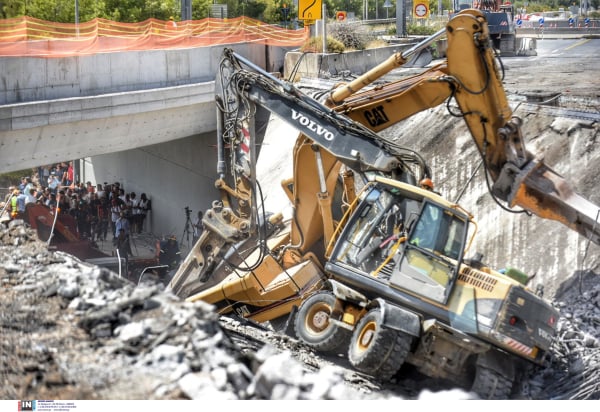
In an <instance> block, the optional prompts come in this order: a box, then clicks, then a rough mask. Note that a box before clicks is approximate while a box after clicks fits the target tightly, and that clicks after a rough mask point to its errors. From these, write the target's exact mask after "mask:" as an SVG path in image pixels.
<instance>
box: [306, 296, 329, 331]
mask: <svg viewBox="0 0 600 412" xmlns="http://www.w3.org/2000/svg"><path fill="white" fill-rule="evenodd" d="M330 314H331V308H330V307H329V305H327V304H325V303H324V302H319V303H317V304H315V305H313V306H312V307H311V308H310V311H309V312H308V316H307V317H306V323H305V326H306V330H307V331H309V332H311V333H313V334H318V333H321V332H323V331H324V330H325V329H327V327H328V326H329V316H330Z"/></svg>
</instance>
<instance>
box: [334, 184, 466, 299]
mask: <svg viewBox="0 0 600 412" xmlns="http://www.w3.org/2000/svg"><path fill="white" fill-rule="evenodd" d="M376 180H377V181H378V182H377V183H375V184H370V185H368V186H367V187H366V188H365V192H364V194H363V195H362V196H361V197H362V199H363V200H362V201H361V202H360V204H358V206H356V208H354V209H351V210H350V211H349V214H350V216H349V217H348V223H347V224H346V226H345V229H344V231H343V232H342V233H341V234H340V236H339V238H338V239H337V243H336V245H335V246H334V247H333V251H332V255H331V258H330V260H329V263H328V265H327V267H326V269H327V271H328V272H331V273H332V274H333V275H334V278H335V277H339V278H340V279H338V280H341V281H350V282H352V280H351V279H352V278H353V277H356V276H360V277H367V278H370V279H375V280H377V281H378V282H381V283H384V284H386V285H389V286H391V287H393V288H399V289H403V290H405V291H408V292H409V293H413V294H416V295H419V296H423V297H425V298H428V299H431V300H434V301H436V302H439V303H442V304H444V303H446V301H447V300H448V297H449V296H450V291H451V290H452V287H453V285H454V283H455V281H456V279H457V273H458V271H459V267H460V262H461V261H462V257H463V252H464V250H465V248H466V244H467V234H468V227H469V216H468V215H467V214H465V213H464V212H463V211H461V210H459V209H457V208H456V207H454V205H452V204H450V203H449V202H447V201H445V200H444V199H442V198H441V197H439V196H437V195H436V194H435V193H432V192H430V191H428V190H424V189H420V188H417V187H416V186H411V185H407V184H402V183H400V182H394V181H389V182H388V183H385V182H384V181H383V180H387V179H385V178H379V177H378V178H376ZM392 182H393V183H392Z"/></svg>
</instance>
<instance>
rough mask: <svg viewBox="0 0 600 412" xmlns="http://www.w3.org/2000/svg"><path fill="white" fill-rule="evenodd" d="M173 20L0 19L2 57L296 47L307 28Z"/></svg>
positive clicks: (237, 21) (239, 21) (242, 19)
mask: <svg viewBox="0 0 600 412" xmlns="http://www.w3.org/2000/svg"><path fill="white" fill-rule="evenodd" d="M171 24H172V22H168V21H162V20H156V19H148V20H145V21H143V22H140V23H119V22H114V21H110V20H105V19H94V20H90V21H89V22H85V23H80V24H78V25H75V24H73V23H53V22H48V21H44V20H38V19H34V18H32V17H26V16H25V17H19V18H14V19H6V20H0V56H37V57H67V56H77V55H85V54H94V53H100V52H111V51H122V50H152V49H170V48H189V47H201V46H209V45H215V44H228V43H242V42H244V43H247V42H257V43H262V44H266V45H269V46H284V47H286V46H289V47H296V46H300V45H302V43H304V41H305V40H306V39H307V38H308V37H309V32H308V29H304V28H303V29H300V30H290V29H284V28H281V27H279V26H275V25H271V24H265V23H263V22H261V21H258V20H254V19H251V18H249V17H244V16H241V17H236V18H233V19H217V18H212V17H209V18H205V19H202V20H188V21H181V22H176V27H172V26H171Z"/></svg>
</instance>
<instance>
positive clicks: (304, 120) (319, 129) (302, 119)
mask: <svg viewBox="0 0 600 412" xmlns="http://www.w3.org/2000/svg"><path fill="white" fill-rule="evenodd" d="M292 119H294V120H296V121H297V122H298V123H300V124H301V125H302V126H304V127H306V128H307V129H308V130H312V131H313V132H315V133H316V134H317V135H319V136H322V137H323V138H324V139H325V140H333V139H334V137H335V136H334V134H333V133H331V132H330V131H329V130H327V129H326V128H324V127H323V126H320V125H318V124H316V123H315V122H313V121H312V120H310V119H309V118H308V117H306V116H304V115H303V114H302V113H298V112H297V111H295V110H294V109H292Z"/></svg>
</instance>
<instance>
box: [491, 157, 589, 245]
mask: <svg viewBox="0 0 600 412" xmlns="http://www.w3.org/2000/svg"><path fill="white" fill-rule="evenodd" d="M506 170H507V169H505V171H506ZM514 170H515V171H516V172H517V174H516V175H515V176H514V183H513V185H512V187H513V190H512V193H510V195H509V196H508V199H507V200H508V201H509V204H510V206H511V207H514V206H520V207H522V208H524V209H525V210H528V211H530V212H531V213H534V214H535V215H537V216H539V217H541V218H543V219H551V220H556V221H558V222H561V223H563V224H564V225H566V226H568V227H569V228H571V229H573V230H575V231H576V232H578V233H580V234H581V235H582V236H584V237H585V238H587V239H590V240H591V241H592V242H594V243H596V244H597V245H600V221H598V218H599V217H600V216H599V215H600V208H599V207H598V206H596V205H594V204H593V203H591V202H589V201H587V200H586V199H584V198H583V197H581V196H580V195H578V194H577V193H575V191H574V189H573V187H572V186H571V185H570V184H569V183H568V182H567V181H566V180H565V179H564V178H563V177H562V176H560V175H559V174H558V173H556V172H555V171H554V170H552V169H551V168H549V167H548V166H547V165H545V164H544V163H542V162H536V161H531V162H529V163H528V164H527V165H526V166H525V167H524V168H523V169H521V170H518V169H517V168H515V169H514ZM505 171H503V174H504V173H505ZM502 180H503V177H501V178H500V179H499V182H500V181H502Z"/></svg>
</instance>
